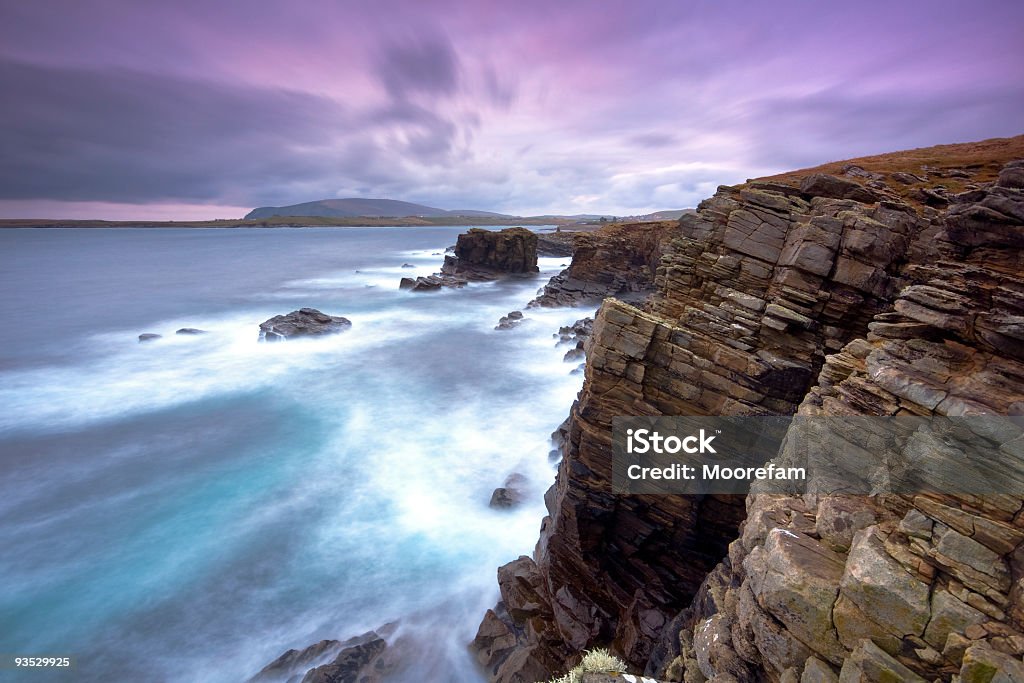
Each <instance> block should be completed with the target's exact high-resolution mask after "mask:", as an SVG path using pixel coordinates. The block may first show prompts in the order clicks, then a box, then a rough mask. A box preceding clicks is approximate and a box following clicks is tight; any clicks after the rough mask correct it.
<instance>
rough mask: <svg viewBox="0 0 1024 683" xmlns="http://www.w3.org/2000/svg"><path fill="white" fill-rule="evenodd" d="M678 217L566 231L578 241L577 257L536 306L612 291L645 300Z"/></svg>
mask: <svg viewBox="0 0 1024 683" xmlns="http://www.w3.org/2000/svg"><path fill="white" fill-rule="evenodd" d="M676 229H677V224H676V222H675V221H660V222H647V223H616V224H612V225H609V226H605V227H603V228H601V229H600V230H597V231H595V232H572V233H562V234H563V235H567V236H569V237H570V239H571V240H572V250H571V254H572V261H571V262H570V264H569V267H567V268H566V269H565V270H563V271H562V272H561V273H559V274H558V275H556V276H555V277H553V278H551V280H550V282H548V284H547V285H545V286H544V289H543V291H542V292H541V293H540V295H539V296H538V297H537V298H536V299H534V300H533V301H531V302H530V306H531V307H532V306H575V305H578V304H585V303H590V302H593V303H594V304H595V305H596V304H597V303H598V302H600V300H601V299H603V298H604V297H606V296H618V297H621V298H628V299H634V300H637V299H643V298H644V297H646V295H647V294H648V293H649V292H650V291H651V290H652V289H653V287H654V277H655V273H656V272H657V269H658V263H659V261H660V260H661V257H662V254H663V251H662V244H663V243H664V240H665V238H666V237H667V236H669V235H671V234H673V233H674V232H675V231H676Z"/></svg>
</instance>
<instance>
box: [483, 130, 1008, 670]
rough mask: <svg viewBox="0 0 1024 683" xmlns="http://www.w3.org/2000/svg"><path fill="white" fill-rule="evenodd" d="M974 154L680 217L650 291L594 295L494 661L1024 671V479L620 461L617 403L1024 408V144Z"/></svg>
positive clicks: (622, 411) (514, 665)
mask: <svg viewBox="0 0 1024 683" xmlns="http://www.w3.org/2000/svg"><path fill="white" fill-rule="evenodd" d="M1018 142H1019V140H1018ZM865 166H867V167H866V168H865ZM929 168H930V167H929ZM981 168H982V167H981V166H978V167H972V168H966V169H963V168H943V169H931V170H929V169H927V168H926V169H920V168H917V169H915V170H916V171H917V175H914V176H913V178H914V180H911V183H915V184H918V185H920V187H916V188H915V189H916V190H918V191H920V193H921V194H920V195H911V194H910V193H909V192H908V191H907V187H906V186H907V185H908V183H906V182H904V180H905V179H901V178H900V177H899V175H898V174H903V175H907V172H906V171H903V170H893V169H891V168H888V169H886V170H885V171H876V170H872V168H871V166H870V165H867V164H865V165H851V166H850V167H849V168H848V169H847V171H846V172H845V174H844V175H843V176H842V177H838V176H834V175H828V174H804V175H803V176H801V177H798V178H783V179H781V180H779V181H773V182H761V183H756V182H754V183H748V184H746V185H744V186H740V187H735V188H733V187H722V188H720V189H719V191H718V193H716V195H715V196H714V197H713V198H711V199H709V200H707V201H705V202H704V203H702V204H701V206H700V207H699V210H698V213H697V214H695V215H692V216H684V217H683V218H682V219H681V221H680V225H679V228H678V230H677V231H676V234H675V236H674V238H672V239H671V240H670V241H669V242H668V243H667V244H665V245H663V246H662V247H661V249H662V250H663V251H664V254H663V256H662V258H661V260H660V263H659V265H658V267H657V271H656V273H657V275H656V288H657V293H656V295H655V296H654V297H653V298H652V299H651V300H650V301H649V302H648V303H647V304H646V305H645V306H644V307H643V308H642V309H641V308H635V307H632V306H630V305H628V304H625V303H622V302H620V301H616V300H607V301H605V303H604V305H603V306H602V308H601V310H600V312H599V314H598V316H597V319H596V322H595V325H594V334H593V336H592V338H591V340H590V342H589V348H588V360H587V366H586V381H585V384H584V388H583V390H582V392H581V395H580V398H579V401H578V403H577V404H576V406H575V407H574V409H573V412H572V415H571V417H570V420H569V423H568V426H567V435H568V438H567V439H566V442H565V444H564V448H563V456H564V457H563V460H562V462H561V464H560V468H559V473H558V478H557V481H556V484H555V486H554V487H553V488H552V490H551V491H549V493H548V496H547V503H548V509H549V512H550V515H549V517H547V518H545V520H544V522H543V525H542V530H541V538H540V540H539V542H538V544H537V548H536V550H535V553H534V556H533V557H532V558H529V557H523V558H520V559H519V560H517V561H515V562H513V563H511V564H510V565H506V566H505V567H502V568H501V570H499V585H500V587H501V594H502V601H501V603H499V605H498V606H497V608H496V609H495V610H492V611H490V612H489V613H488V614H487V615H486V616H485V618H484V621H483V623H482V625H481V629H480V633H479V634H478V636H477V639H476V641H475V648H476V650H477V652H478V658H479V660H480V661H481V663H482V664H483V665H484V666H485V667H486V668H487V669H488V671H489V673H490V675H491V679H492V680H494V681H537V680H546V678H547V677H548V676H550V675H551V674H552V673H560V672H562V671H564V670H565V669H566V668H568V665H570V664H572V663H573V662H574V661H575V659H577V658H578V656H579V653H580V652H581V651H582V650H584V649H586V648H589V647H593V646H597V645H602V646H603V645H610V646H611V647H612V648H613V649H614V650H615V651H616V652H618V653H619V654H621V655H622V656H623V657H624V658H625V659H626V661H627V662H628V663H630V664H631V665H632V666H633V667H635V668H636V669H637V670H646V671H647V672H648V673H649V674H657V675H659V676H660V677H662V678H664V679H665V680H676V681H682V680H685V681H703V680H705V679H712V680H716V681H734V680H736V681H755V680H758V681H759V680H771V681H776V680H787V681H798V680H803V681H828V680H838V677H839V676H840V675H841V676H842V680H865V681H868V680H886V677H888V680H916V678H914V677H915V676H921V677H924V678H926V679H928V680H932V679H936V678H937V679H941V680H950V679H951V678H952V677H953V676H954V675H958V676H961V677H962V680H964V681H973V680H991V676H990V677H989V678H984V677H983V675H985V674H984V672H989V674H991V673H992V672H995V671H1000V672H1003V674H1001V675H1005V676H1008V678H1005V680H1017V679H1016V678H1013V676H1016V675H1018V669H1017V668H1015V667H1020V666H1024V665H1022V664H1021V662H1020V657H1021V654H1022V653H1024V634H1022V633H1021V630H1022V627H1024V608H1022V607H1021V605H1022V592H1024V583H1022V577H1024V550H1022V549H1021V548H1022V546H1021V541H1022V539H1024V513H1022V511H1021V505H1022V500H1021V497H1020V496H1019V495H1016V496H1015V495H1004V496H991V497H984V498H979V497H977V496H957V495H929V496H924V495H918V496H914V495H895V494H892V495H879V496H874V497H849V496H847V497H840V496H807V495H805V496H799V497H796V496H794V497H786V496H777V495H776V496H769V495H750V496H748V497H746V498H743V497H738V496H733V497H730V496H705V497H696V496H621V495H615V494H613V493H612V490H611V481H610V474H609V470H610V462H611V419H612V417H613V416H618V415H760V414H786V415H788V414H793V413H797V414H800V415H814V414H825V415H846V414H850V415H902V414H915V415H931V414H936V415H951V416H955V415H968V414H974V413H985V414H1018V415H1019V414H1024V249H1022V247H1024V191H1022V190H1021V185H1022V183H1021V177H1020V176H1021V172H1022V171H1021V169H1024V165H1021V164H1020V163H1019V162H1018V163H1016V164H1011V165H1010V166H1008V167H1007V168H1006V169H1004V170H1003V171H1002V173H1001V174H1000V175H999V179H998V180H997V181H995V182H989V181H988V177H987V176H985V175H984V174H983V173H982V172H981V170H980V169H981ZM985 168H987V167H985ZM953 171H955V172H956V173H957V175H955V176H950V175H949V174H950V173H951V172H953ZM972 176H976V178H975V181H976V182H972ZM949 177H955V178H957V182H958V183H962V185H961V187H958V188H957V189H963V190H965V191H964V192H960V193H958V194H954V193H951V192H949V191H948V190H944V188H943V187H941V185H943V184H944V183H945V182H946V181H947V179H948V178H949ZM929 181H930V182H929ZM925 191H927V192H929V193H931V195H934V196H936V197H940V198H941V199H942V200H943V201H938V200H930V199H931V195H929V194H926V193H925ZM915 197H918V198H920V197H923V198H924V199H923V200H921V201H917V200H916V199H915ZM926 200H930V201H926ZM1018 457H1024V454H1019V455H1018ZM979 672H981V673H979ZM972 676H974V677H973V678H972ZM978 676H982V677H981V678H978Z"/></svg>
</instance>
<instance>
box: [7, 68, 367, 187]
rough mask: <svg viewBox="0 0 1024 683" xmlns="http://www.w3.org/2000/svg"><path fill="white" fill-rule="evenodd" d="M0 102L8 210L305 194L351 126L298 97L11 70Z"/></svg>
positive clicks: (318, 100)
mask: <svg viewBox="0 0 1024 683" xmlns="http://www.w3.org/2000/svg"><path fill="white" fill-rule="evenodd" d="M0 91H2V92H4V93H7V94H8V96H9V97H11V98H12V99H11V100H8V101H9V102H10V101H16V102H17V106H5V107H4V108H2V109H0V150H2V154H0V197H2V198H9V199H14V198H53V199H64V200H102V201H120V202H147V201H165V200H177V199H183V198H185V199H190V200H197V201H209V200H218V201H225V200H226V201H228V202H231V201H238V200H242V199H248V198H249V197H251V196H253V195H257V194H262V193H264V192H266V191H267V188H275V187H288V186H293V185H296V184H299V185H301V184H308V185H309V186H310V188H309V189H311V190H314V189H315V188H316V187H317V186H318V185H319V186H321V187H322V186H323V184H324V178H325V177H327V176H329V175H330V174H331V173H332V172H334V171H336V170H337V168H338V166H339V163H338V161H337V160H336V159H335V158H333V157H332V155H330V154H327V153H326V151H327V148H329V147H330V145H331V141H332V136H333V135H334V134H335V133H336V132H338V131H340V130H344V128H345V126H346V122H347V120H348V119H349V118H350V115H349V113H348V112H347V111H346V110H345V109H344V108H343V107H341V106H340V105H339V104H338V103H336V102H334V101H332V100H329V99H327V98H323V97H319V96H316V95H311V94H307V93H298V92H289V91H285V90H278V89H267V88H259V87H253V86H243V85H231V84H222V83H212V82H204V81H199V80H185V79H179V78H175V77H170V76H159V75H154V74H144V73H140V72H136V71H129V70H124V69H108V70H98V69H68V68H57V67H46V66H38V65H29V64H23V63H19V62H13V61H10V60H3V61H0ZM353 170H354V167H353ZM271 192H272V193H273V190H271ZM242 203H246V202H242Z"/></svg>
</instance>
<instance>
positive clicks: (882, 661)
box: [839, 639, 925, 683]
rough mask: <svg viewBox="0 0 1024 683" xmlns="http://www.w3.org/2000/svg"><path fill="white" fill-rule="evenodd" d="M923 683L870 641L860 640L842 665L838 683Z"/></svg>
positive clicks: (923, 681)
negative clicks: (888, 682) (887, 682)
mask: <svg viewBox="0 0 1024 683" xmlns="http://www.w3.org/2000/svg"><path fill="white" fill-rule="evenodd" d="M886 681H891V682H892V683H925V680H924V679H923V678H921V677H920V676H918V675H917V674H915V673H914V672H913V671H911V670H910V669H908V668H907V667H905V666H904V665H902V664H900V663H899V662H898V661H896V660H895V659H893V658H892V657H890V656H889V655H888V654H886V653H885V652H884V651H883V650H882V649H881V648H880V647H878V646H877V645H875V644H874V643H872V642H871V641H870V640H866V639H865V640H862V641H861V642H860V645H858V646H857V647H856V648H855V649H854V650H853V652H852V654H851V655H850V658H849V659H847V660H846V661H845V662H844V663H843V669H842V671H840V672H839V683H883V682H886Z"/></svg>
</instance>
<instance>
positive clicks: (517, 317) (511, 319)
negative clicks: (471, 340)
mask: <svg viewBox="0 0 1024 683" xmlns="http://www.w3.org/2000/svg"><path fill="white" fill-rule="evenodd" d="M523 320H524V318H523V313H522V311H511V312H509V313H508V314H506V315H503V316H501V319H500V320H498V324H497V325H496V326H495V328H494V329H496V330H511V329H513V328H515V327H518V326H519V325H520V324H521V323H522V322H523Z"/></svg>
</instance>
